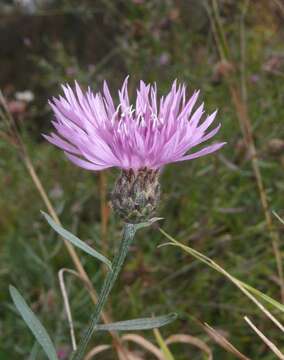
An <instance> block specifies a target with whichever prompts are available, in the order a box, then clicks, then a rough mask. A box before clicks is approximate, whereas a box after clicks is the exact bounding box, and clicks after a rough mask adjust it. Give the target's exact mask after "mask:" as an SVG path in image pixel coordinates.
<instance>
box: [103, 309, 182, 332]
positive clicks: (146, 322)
mask: <svg viewBox="0 0 284 360" xmlns="http://www.w3.org/2000/svg"><path fill="white" fill-rule="evenodd" d="M176 318H177V314H175V313H171V314H168V315H164V316H157V317H152V318H141V319H133V320H126V321H118V322H115V323H112V324H102V325H97V326H96V330H100V331H109V330H115V331H134V330H149V329H155V328H159V327H162V326H164V325H167V324H169V323H171V322H172V321H174V320H175V319H176Z"/></svg>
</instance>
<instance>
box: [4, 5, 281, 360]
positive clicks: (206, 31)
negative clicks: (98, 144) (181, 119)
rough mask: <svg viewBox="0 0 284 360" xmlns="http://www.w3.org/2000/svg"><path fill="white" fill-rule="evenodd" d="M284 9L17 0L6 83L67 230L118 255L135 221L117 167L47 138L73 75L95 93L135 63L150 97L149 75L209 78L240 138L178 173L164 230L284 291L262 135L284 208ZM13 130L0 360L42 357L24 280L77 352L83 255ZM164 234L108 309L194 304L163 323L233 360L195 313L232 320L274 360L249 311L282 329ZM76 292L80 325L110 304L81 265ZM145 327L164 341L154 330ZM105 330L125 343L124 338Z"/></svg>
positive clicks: (216, 321) (143, 241)
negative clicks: (68, 240)
mask: <svg viewBox="0 0 284 360" xmlns="http://www.w3.org/2000/svg"><path fill="white" fill-rule="evenodd" d="M216 7H218V9H216ZM283 18H284V5H283V2H282V1H281V0H272V1H266V0H258V1H253V0H251V1H243V0H242V1H234V0H219V1H213V2H211V1H208V2H206V1H198V0H176V1H174V0H166V1H159V0H158V1H155V0H151V1H143V0H121V1H111V0H98V1H90V0H89V1H88V0H82V1H79V2H78V1H67V0H54V1H52V0H49V1H43V0H42V1H36V0H34V1H32V0H30V1H15V2H12V1H8V0H6V1H2V2H1V5H0V19H1V22H0V29H1V30H0V43H1V57H0V66H1V67H0V68H1V71H0V85H1V89H2V91H3V94H4V96H5V98H6V99H7V104H8V108H9V110H10V112H11V113H12V115H13V117H14V119H15V121H16V126H17V129H18V131H19V132H20V134H21V136H22V137H23V139H24V142H25V144H26V146H27V151H28V153H29V156H30V157H31V160H32V163H33V164H34V167H35V169H36V171H37V173H38V175H39V177H40V179H41V181H42V183H43V185H44V187H45V189H46V191H47V193H48V196H49V197H50V200H51V202H52V204H53V206H54V207H55V209H56V211H57V214H58V215H59V217H60V219H61V221H62V223H63V224H64V226H65V227H66V228H68V229H69V230H71V231H73V232H74V233H76V234H78V235H79V236H80V238H81V239H84V240H86V241H87V242H88V243H89V244H90V245H92V246H93V247H95V248H97V249H98V250H100V251H102V252H104V253H105V254H107V255H108V256H109V257H111V256H112V254H113V251H114V249H115V247H116V245H117V242H118V239H119V238H120V231H121V224H120V223H119V221H118V219H116V218H115V217H114V215H113V214H112V213H111V212H110V211H109V209H108V207H107V200H106V198H105V196H106V195H105V194H106V193H108V192H109V191H110V190H111V189H112V185H113V182H114V179H115V177H116V175H117V171H116V170H111V171H107V172H106V173H105V175H99V174H94V173H91V172H87V171H83V170H82V169H79V168H77V167H75V166H73V165H72V164H71V163H70V162H68V161H67V160H66V159H65V157H64V154H63V153H62V152H61V151H59V150H58V149H56V148H54V147H53V146H51V145H50V144H48V143H47V142H46V141H44V139H43V138H42V136H41V134H42V133H43V132H47V131H48V130H49V129H50V120H51V118H52V114H51V111H50V108H49V107H48V104H47V100H48V99H49V98H51V97H52V96H53V95H57V94H58V93H59V92H60V91H61V90H60V84H61V83H64V82H69V83H72V82H73V81H74V79H77V80H78V81H79V82H80V83H81V84H82V85H83V86H87V85H91V86H92V88H93V89H95V90H96V89H100V87H101V85H102V81H103V80H104V79H106V80H107V81H108V82H109V84H110V87H111V89H113V94H115V91H116V88H117V87H118V86H120V84H121V82H122V80H123V79H124V77H125V76H126V75H127V74H130V75H131V78H130V90H131V93H132V94H134V91H135V86H136V85H137V82H138V81H139V79H143V80H145V81H156V82H157V83H158V88H159V89H160V92H161V93H162V92H165V91H166V90H167V89H168V88H169V86H170V84H171V82H172V81H173V80H174V79H175V78H177V79H179V80H180V81H182V82H185V83H186V84H187V85H188V88H189V91H190V92H191V91H193V89H197V88H199V89H201V97H202V100H204V101H205V104H206V110H207V111H208V112H211V111H213V110H214V109H215V108H218V109H219V114H218V119H219V121H220V122H222V130H221V131H220V133H219V134H218V139H219V140H225V141H227V143H228V144H227V145H226V146H225V147H224V148H223V149H222V151H220V152H219V153H218V154H216V155H213V156H208V157H205V158H201V159H198V160H195V161H192V162H187V163H180V164H177V165H171V166H168V167H167V168H166V169H165V170H164V173H163V176H162V186H163V196H162V205H161V208H160V213H159V215H161V216H162V217H164V218H165V219H166V220H165V221H164V224H163V227H164V229H166V231H167V232H169V233H170V234H172V235H173V236H174V237H175V238H176V239H178V240H180V241H181V242H182V243H184V244H187V245H189V246H191V247H193V248H195V249H196V250H199V251H201V252H203V253H204V254H207V255H208V256H210V257H211V258H213V259H214V260H215V261H217V262H218V263H219V264H220V265H221V266H223V267H224V268H225V269H226V270H227V271H229V272H230V273H231V274H233V275H234V276H236V277H238V278H240V279H243V280H245V281H247V282H248V283H249V284H251V285H253V286H255V287H257V288H258V289H260V290H261V291H263V292H265V293H267V294H268V295H270V296H272V297H274V298H275V299H278V300H280V299H281V296H280V288H279V283H280V282H281V279H280V278H279V276H278V271H277V263H276V260H275V251H273V246H272V240H273V239H274V240H273V241H274V243H275V241H277V239H276V238H275V234H276V233H277V234H278V235H279V236H280V240H281V241H280V250H281V248H282V250H283V245H282V244H283V242H282V237H283V229H281V224H280V223H279V222H278V221H277V219H276V218H274V217H273V216H271V215H270V216H271V217H272V222H273V224H272V225H273V229H272V228H271V227H270V230H269V226H268V227H267V223H268V225H269V219H268V220H267V218H266V220H265V214H264V211H263V199H262V201H261V198H260V192H259V186H260V183H259V179H258V181H256V178H255V175H256V170H255V168H254V167H253V165H255V164H256V163H254V162H253V159H252V156H251V150H253V149H252V148H251V147H253V144H255V147H256V149H257V156H258V161H257V165H258V169H259V170H260V172H261V180H262V182H263V185H264V187H265V192H266V198H267V200H268V203H269V210H268V211H267V213H268V214H271V210H273V209H274V210H276V211H277V213H278V214H279V215H280V216H282V215H284V212H283V205H284V200H283V199H284V197H283V190H284V181H283V180H284V179H283V166H284V155H283V149H284V139H283V136H284V127H283V117H284V107H283V103H284V81H283V80H284V44H283V36H284V28H283ZM236 94H237V95H236ZM247 121H249V124H251V128H249V130H251V131H248V129H247V128H246V122H247ZM0 134H1V138H0V154H1V156H0V179H1V180H0V193H1V196H0V276H1V282H0V301H1V305H0V319H1V322H0V344H1V345H0V359H1V360H2V359H3V360H6V359H13V360H14V359H15V360H17V359H26V358H28V354H29V352H30V349H31V348H32V346H33V344H34V340H33V338H32V336H31V335H30V333H29V331H28V330H27V328H26V326H25V324H24V323H23V321H22V320H21V319H20V318H19V317H18V315H17V314H16V312H15V310H14V308H13V306H12V304H11V300H10V297H9V295H8V284H9V283H12V284H14V285H16V286H17V287H18V288H19V289H21V291H22V293H23V294H24V296H25V298H26V299H27V301H28V302H29V303H30V304H32V308H33V310H34V311H35V312H36V313H37V314H38V316H39V317H40V319H41V320H42V322H43V323H44V324H45V325H46V327H47V328H48V330H49V332H50V333H51V334H52V337H53V339H54V341H55V343H56V345H57V347H58V349H59V350H60V351H63V350H64V351H65V350H66V351H65V352H68V349H70V345H69V344H70V340H69V330H68V323H67V321H66V316H65V312H64V307H63V302H62V297H61V293H60V289H59V286H58V280H57V273H58V271H59V270H60V269H61V268H63V267H71V268H72V263H71V260H70V258H69V256H68V253H67V252H66V249H65V247H64V244H63V242H62V239H59V238H58V237H57V236H56V235H55V233H54V232H53V231H52V230H51V229H50V228H49V227H48V225H47V224H46V222H45V221H44V219H43V217H42V216H41V215H40V210H41V209H45V205H44V203H43V202H42V199H41V197H40V196H39V194H38V192H37V190H36V189H35V186H34V184H33V182H32V180H31V178H30V176H29V174H28V172H27V170H26V168H25V166H24V165H23V161H22V158H21V156H19V151H17V150H15V148H14V146H13V139H11V138H7V137H6V136H4V135H5V128H4V124H3V122H1V123H0ZM262 195H263V192H262ZM267 213H266V216H267ZM102 220H103V221H102ZM271 230H272V231H271ZM272 232H273V233H272ZM275 232H276V233H275ZM275 239H276V240H275ZM163 242H165V239H164V238H163V236H162V235H161V233H159V232H158V231H156V230H155V229H149V230H145V231H141V232H140V233H138V236H137V239H136V243H135V245H134V246H133V248H132V250H131V256H130V257H129V259H128V261H127V264H126V267H125V269H124V272H123V274H122V276H121V278H120V281H119V284H118V285H117V286H116V287H115V289H114V291H113V293H112V296H111V302H110V303H109V305H108V311H109V313H111V315H112V317H113V318H114V319H115V320H122V319H130V318H134V317H141V315H143V316H146V315H151V314H152V313H155V314H160V313H162V314H163V313H166V312H170V311H178V312H179V313H180V315H181V316H180V317H181V319H180V320H178V321H176V322H174V323H173V324H172V325H170V326H168V327H166V328H164V329H162V331H161V332H162V334H163V336H164V337H167V336H169V335H171V334H175V333H185V334H189V335H193V336H197V337H198V338H200V339H202V340H204V341H205V342H206V343H207V344H208V345H209V346H210V347H211V348H212V349H213V351H214V358H216V359H224V360H226V359H233V358H234V357H233V355H231V354H229V353H227V352H225V351H224V350H223V349H221V348H220V347H218V345H216V344H215V343H214V342H213V341H212V340H210V339H209V338H208V336H207V335H206V333H205V332H204V330H203V329H202V328H200V326H198V325H197V323H196V322H195V321H194V320H193V319H192V316H193V317H195V318H198V319H200V320H202V321H206V322H207V323H209V324H210V325H211V326H213V327H215V328H217V329H218V330H221V331H222V334H223V335H225V337H227V338H228V339H229V340H230V341H231V342H232V343H233V344H234V345H235V346H236V347H237V348H238V349H239V350H240V351H242V352H243V353H245V354H246V355H247V356H248V357H251V358H252V359H264V360H268V359H274V358H275V355H273V354H272V353H271V352H269V351H268V349H267V347H266V346H265V345H264V344H263V343H262V342H261V340H260V339H259V338H258V337H257V335H255V334H254V333H253V332H252V330H251V329H250V328H249V327H248V326H247V324H246V323H245V321H244V320H243V316H244V315H250V316H251V317H252V318H254V320H255V322H256V323H257V324H258V327H259V328H260V329H261V330H262V331H263V332H264V333H265V334H267V335H269V337H270V338H271V339H273V341H274V342H275V343H276V344H278V346H279V347H281V346H282V347H283V346H284V344H283V335H282V334H281V333H280V331H279V330H278V329H277V328H275V327H274V325H273V324H272V323H271V322H269V321H268V320H267V319H266V318H264V316H263V315H262V314H261V313H260V312H259V311H258V310H257V309H256V308H255V307H254V306H253V305H252V304H251V303H250V302H249V301H248V299H247V298H245V297H243V296H242V295H241V293H240V292H238V291H237V290H236V289H235V288H234V287H233V285H232V284H230V283H229V282H228V281H227V280H225V279H224V278H223V277H221V276H220V275H219V274H218V273H215V272H213V271H212V270H211V269H209V268H206V267H205V266H204V265H202V264H200V263H198V262H197V261H195V260H192V259H191V258H189V257H188V256H187V255H186V254H185V253H182V252H181V251H180V250H179V249H177V248H173V247H162V248H158V247H157V246H158V245H160V244H162V243H163ZM278 254H279V252H278ZM80 259H81V261H82V263H83V265H84V267H85V269H86V271H87V273H88V274H89V276H90V278H91V280H92V282H93V284H94V286H95V288H96V289H99V288H100V285H101V282H102V279H103V276H104V272H103V271H102V269H101V268H99V267H98V266H99V265H98V263H96V262H94V261H91V260H90V259H89V258H88V257H87V256H85V255H84V254H80ZM67 288H68V294H69V297H70V301H71V306H72V312H73V315H74V320H75V327H76V332H77V333H79V332H80V331H81V330H82V329H83V326H84V325H85V324H86V323H87V320H88V318H89V316H90V313H91V312H92V311H93V308H94V305H93V303H92V302H91V300H90V298H89V296H88V293H87V291H86V289H85V288H84V287H83V286H82V285H81V284H80V282H79V281H78V280H75V279H74V278H71V277H67ZM141 334H142V335H143V336H145V338H147V339H149V340H151V341H155V340H154V335H153V333H152V332H144V333H141ZM281 337H282V338H281ZM95 340H96V343H102V342H109V341H110V340H109V335H108V334H106V335H98V336H97V337H96V339H95ZM281 341H282V343H281ZM171 349H172V352H173V354H174V355H175V356H176V359H180V360H183V359H189V358H192V359H202V355H201V353H200V351H199V350H197V349H196V348H194V347H192V346H190V345H189V346H188V345H175V346H173V347H172V348H171ZM64 351H63V352H62V353H61V354H62V359H63V358H64V356H65V355H64ZM142 354H143V353H142ZM107 356H109V358H110V359H112V358H114V354H111V353H108V355H105V354H104V355H101V358H103V359H107V358H108V357H107ZM39 358H40V357H39ZM42 358H44V357H43V355H42ZM98 358H99V356H98ZM146 358H147V359H150V358H151V355H145V359H146Z"/></svg>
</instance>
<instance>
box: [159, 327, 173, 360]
mask: <svg viewBox="0 0 284 360" xmlns="http://www.w3.org/2000/svg"><path fill="white" fill-rule="evenodd" d="M154 335H155V338H156V340H157V343H158V344H159V346H160V348H161V351H162V353H163V355H164V358H165V360H175V358H174V356H173V354H172V353H171V352H170V349H169V348H168V345H167V344H166V342H165V340H164V339H163V337H162V335H161V333H160V331H159V330H158V329H154Z"/></svg>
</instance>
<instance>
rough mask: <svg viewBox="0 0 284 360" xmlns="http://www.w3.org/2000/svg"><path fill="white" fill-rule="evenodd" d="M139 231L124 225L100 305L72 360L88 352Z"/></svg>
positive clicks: (101, 294) (132, 225)
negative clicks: (136, 233) (104, 308)
mask: <svg viewBox="0 0 284 360" xmlns="http://www.w3.org/2000/svg"><path fill="white" fill-rule="evenodd" d="M136 230H137V226H136V225H134V224H125V225H124V231H123V237H122V240H121V243H120V247H119V250H118V253H117V254H116V256H115V257H114V259H113V263H112V271H110V272H109V273H108V274H107V276H106V279H105V281H104V284H103V287H102V290H101V293H100V296H99V300H98V303H97V305H96V309H95V312H94V314H93V316H92V318H91V320H90V324H89V326H88V328H87V330H86V332H85V334H84V336H83V338H82V339H81V341H80V343H79V346H78V349H77V350H76V352H75V353H74V354H73V355H72V357H71V360H81V359H82V358H83V355H84V353H85V351H86V348H87V345H88V343H89V341H90V339H91V337H92V335H93V333H94V331H95V330H96V325H97V324H98V322H99V320H100V315H101V312H102V310H103V307H104V305H105V303H106V301H107V299H108V296H109V293H110V291H111V289H112V288H113V285H114V283H115V280H116V279H117V277H118V274H119V273H120V270H121V268H122V265H123V263H124V261H125V258H126V256H127V253H128V249H129V245H130V244H131V243H132V241H133V239H134V235H135V232H136Z"/></svg>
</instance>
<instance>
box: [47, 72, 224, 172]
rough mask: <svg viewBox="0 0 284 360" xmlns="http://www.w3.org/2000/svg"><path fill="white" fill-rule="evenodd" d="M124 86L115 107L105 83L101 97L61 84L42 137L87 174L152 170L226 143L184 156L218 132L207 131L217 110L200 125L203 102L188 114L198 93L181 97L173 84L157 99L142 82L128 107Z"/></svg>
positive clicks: (180, 90)
mask: <svg viewBox="0 0 284 360" xmlns="http://www.w3.org/2000/svg"><path fill="white" fill-rule="evenodd" d="M127 82H128V78H126V79H125V81H124V83H123V85H122V88H121V90H120V91H119V92H118V94H119V105H118V106H117V107H115V105H114V103H113V99H112V97H111V95H110V92H109V89H108V86H107V84H106V82H105V83H104V87H103V93H102V94H101V93H96V94H94V93H93V92H92V91H91V90H90V89H88V91H87V92H86V93H83V92H82V90H81V88H80V87H79V85H78V84H77V83H75V88H76V89H75V91H73V90H72V89H71V88H70V86H69V85H66V86H63V91H64V94H65V97H62V96H60V97H59V98H58V99H57V98H53V100H52V101H51V102H50V105H51V107H52V109H53V111H54V114H55V120H54V121H53V122H52V123H53V126H54V127H55V129H56V132H53V133H51V134H50V135H45V137H46V139H47V140H49V141H50V142H51V143H52V144H54V145H56V146H58V147H59V148H61V149H63V150H64V151H65V153H66V155H67V157H68V158H69V159H70V160H71V161H72V162H73V163H75V164H76V165H78V166H80V167H82V168H85V169H88V170H103V169H106V168H110V167H117V168H121V169H124V170H128V169H133V170H138V169H142V168H147V169H152V170H155V169H159V168H161V167H162V166H164V165H166V164H169V163H173V162H179V161H184V160H192V159H195V158H198V157H201V156H204V155H207V154H210V153H212V152H214V151H216V150H218V149H220V148H221V147H222V146H223V145H224V144H225V143H216V144H213V145H209V146H206V147H204V148H203V149H202V150H199V151H197V152H194V153H190V154H187V153H188V152H189V151H190V150H191V149H192V148H193V147H195V146H197V145H199V144H201V143H203V142H205V141H206V140H209V139H210V138H212V137H213V136H214V135H215V134H216V133H217V132H218V130H219V128H220V124H219V125H218V126H217V127H215V128H214V129H213V130H211V131H209V132H207V129H208V128H209V127H210V125H211V124H212V123H213V121H214V119H215V116H216V111H215V112H213V113H212V114H211V115H209V116H207V117H206V118H205V120H204V121H203V122H201V118H202V115H203V114H204V110H203V108H204V104H202V105H200V106H199V107H198V108H197V109H196V110H195V111H193V108H194V105H195V104H196V101H197V98H198V94H199V92H198V91H195V92H194V93H193V95H192V96H191V97H190V98H189V99H186V87H185V86H184V85H178V84H177V81H174V83H173V85H172V87H171V90H170V91H169V93H168V94H167V95H166V96H162V97H161V98H160V100H158V99H157V86H156V84H154V85H151V84H145V83H144V82H143V81H141V82H140V87H139V88H138V89H137V95H136V102H135V105H132V104H131V103H130V101H129V97H128V90H127Z"/></svg>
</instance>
